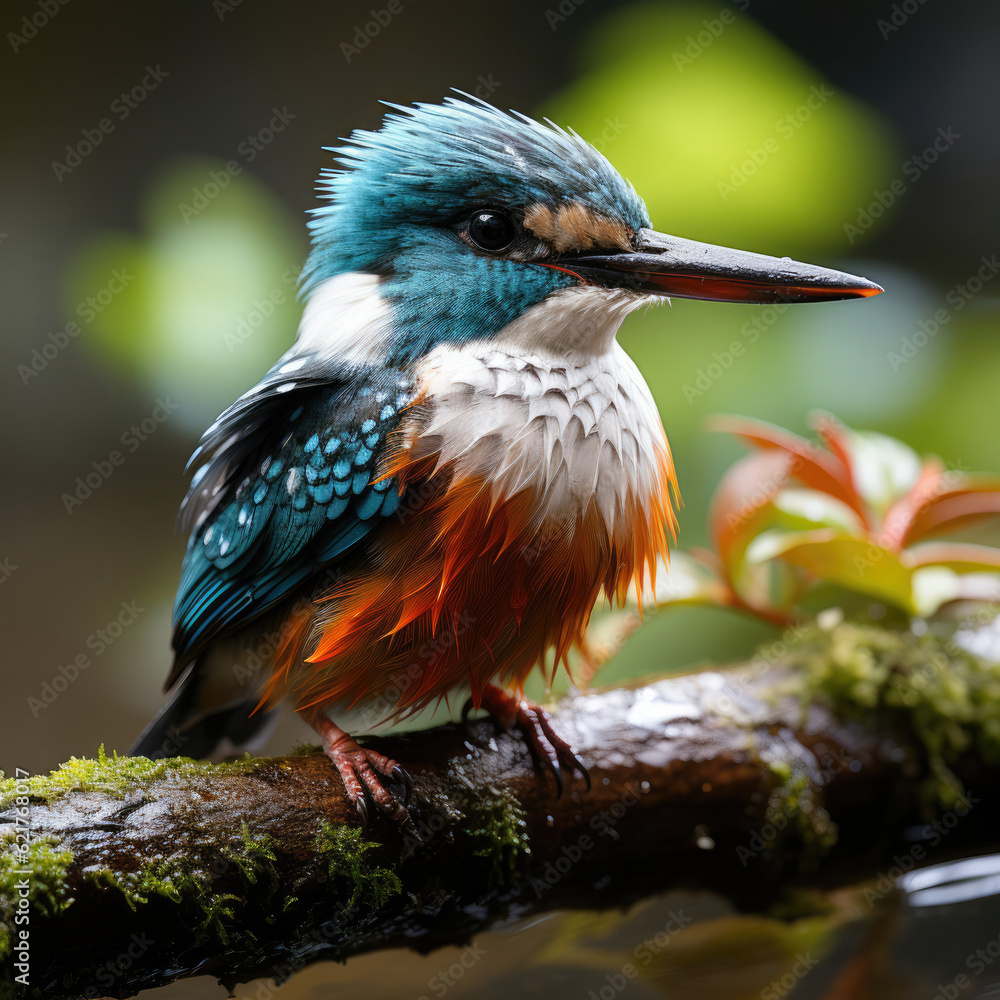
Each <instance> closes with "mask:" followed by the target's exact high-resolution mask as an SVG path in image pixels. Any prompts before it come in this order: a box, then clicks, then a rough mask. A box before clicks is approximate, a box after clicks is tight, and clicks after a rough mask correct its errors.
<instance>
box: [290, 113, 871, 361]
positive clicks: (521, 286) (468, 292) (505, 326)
mask: <svg viewBox="0 0 1000 1000" xmlns="http://www.w3.org/2000/svg"><path fill="white" fill-rule="evenodd" d="M394 107H395V106H394ZM331 151H332V152H334V153H336V154H338V156H339V158H340V162H341V169H335V170H328V171H324V175H323V176H322V177H321V179H320V184H319V186H320V191H321V194H322V196H323V197H324V199H325V203H324V204H323V205H321V206H320V207H319V208H317V209H316V210H315V212H314V215H313V218H312V220H311V222H310V227H311V229H312V242H313V249H312V253H311V255H310V257H309V261H308V263H307V265H306V269H305V272H304V289H305V292H306V294H307V295H308V296H310V303H309V305H308V306H307V310H306V314H305V316H304V318H303V328H302V331H301V333H300V338H303V337H304V338H306V339H315V338H322V337H323V336H324V335H325V336H326V337H329V336H330V324H331V323H332V322H333V321H334V313H336V315H337V317H338V319H337V322H339V323H340V325H341V326H342V328H343V329H344V330H345V332H344V333H343V334H342V335H337V338H336V339H337V348H338V349H339V350H341V351H343V352H344V353H345V354H347V355H348V356H355V357H358V356H360V355H361V354H364V353H365V352H368V354H369V355H371V354H373V353H374V352H376V351H377V352H378V353H379V354H380V358H381V360H390V361H393V362H395V363H406V362H407V361H408V360H414V359H416V358H418V357H420V356H422V355H423V354H425V353H426V352H427V351H429V350H430V349H432V348H433V347H434V346H436V345H438V344H440V343H443V342H455V343H463V342H468V341H471V340H490V339H492V338H499V339H502V340H506V341H516V342H517V343H518V344H519V345H520V346H522V347H524V348H526V349H528V350H530V351H540V352H546V351H547V352H554V353H563V354H569V353H572V352H579V353H582V354H594V353H600V352H602V351H604V350H606V349H607V347H608V346H609V345H610V341H611V339H612V338H613V337H614V334H615V332H616V330H617V328H618V326H619V325H620V323H621V321H622V319H623V318H624V316H625V315H626V314H627V313H628V312H629V311H631V310H632V309H634V308H636V307H638V306H639V305H641V304H643V303H645V302H649V301H651V300H659V299H664V298H666V297H669V296H680V297H687V298H699V299H712V300H718V301H729V302H775V301H780V302H805V301H818V300H823V299H840V298H852V297H856V296H867V295H874V294H877V293H878V292H880V291H881V288H879V286H878V285H875V284H873V283H872V282H870V281H867V280H866V279H864V278H858V277H855V276H853V275H849V274H844V273H841V272H839V271H831V270H827V269H824V268H818V267H813V266H811V265H807V264H800V263H797V262H795V261H791V260H789V259H788V258H780V259H779V258H775V257H766V256H763V255H760V254H752V253H744V252H741V251H737V250H730V249H726V248H723V247H716V246H712V245H710V244H704V243H696V242H693V241H691V240H685V239H679V238H677V237H674V236H667V235H664V234H661V233H658V232H655V231H654V230H653V229H652V228H651V223H650V219H649V215H648V213H647V211H646V206H645V204H644V203H643V201H642V199H641V198H640V197H639V195H638V194H637V193H636V192H635V189H634V188H633V187H632V186H631V184H629V183H628V182H627V181H626V180H625V179H624V178H622V176H621V175H620V174H619V173H618V172H617V171H616V170H615V168H614V167H613V166H612V165H611V164H610V163H609V162H608V160H607V159H606V158H605V157H604V156H603V155H602V154H601V153H600V152H598V151H597V150H596V149H595V148H594V147H593V146H591V145H590V144H589V143H587V142H585V141H584V140H583V139H581V138H580V137H579V136H577V135H576V134H575V133H572V132H566V131H564V130H562V129H560V128H558V127H557V126H555V125H552V124H541V123H539V122H536V121H533V120H532V119H530V118H527V117H524V116H522V115H519V114H513V113H512V114H506V113H504V112H501V111H499V110H498V109H496V108H494V107H492V106H491V105H489V104H486V103H485V102H482V101H478V100H476V99H473V98H469V99H467V100H466V99H458V98H449V99H447V100H446V101H445V102H444V103H443V104H441V105H432V104H419V105H416V106H415V107H413V108H403V107H396V108H395V113H391V114H389V115H387V117H386V119H385V122H384V124H383V126H382V128H381V129H380V130H379V131H376V132H364V131H359V132H355V133H354V134H353V135H352V136H351V138H350V140H349V142H348V144H347V145H346V146H343V147H340V148H336V149H332V150H331ZM345 317H346V319H345ZM326 346H327V349H328V350H330V349H331V348H332V346H333V345H331V344H329V342H327V344H326Z"/></svg>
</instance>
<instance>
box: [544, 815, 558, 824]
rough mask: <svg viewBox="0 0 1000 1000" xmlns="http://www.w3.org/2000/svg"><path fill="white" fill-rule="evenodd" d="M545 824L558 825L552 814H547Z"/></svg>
mask: <svg viewBox="0 0 1000 1000" xmlns="http://www.w3.org/2000/svg"><path fill="white" fill-rule="evenodd" d="M545 825H546V826H555V825H556V821H555V820H554V819H553V818H552V817H551V816H546V817H545Z"/></svg>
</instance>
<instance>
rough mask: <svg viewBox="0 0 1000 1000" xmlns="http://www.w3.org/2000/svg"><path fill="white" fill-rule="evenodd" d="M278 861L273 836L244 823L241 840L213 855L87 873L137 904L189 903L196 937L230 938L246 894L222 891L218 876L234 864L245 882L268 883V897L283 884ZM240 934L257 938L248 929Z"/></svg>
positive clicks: (132, 904)
mask: <svg viewBox="0 0 1000 1000" xmlns="http://www.w3.org/2000/svg"><path fill="white" fill-rule="evenodd" d="M276 861H277V856H276V854H275V852H274V841H273V840H272V838H271V837H269V836H263V837H256V836H254V835H253V834H252V833H251V832H250V828H249V827H248V826H247V824H246V823H244V824H243V828H242V833H241V839H240V841H239V842H236V843H234V844H232V845H231V846H229V847H227V848H226V849H224V850H223V851H222V852H221V853H220V854H218V855H216V856H215V859H214V861H213V860H211V859H209V858H207V857H202V856H199V855H198V854H195V855H193V856H192V855H181V854H176V855H173V856H171V857H169V858H166V859H164V860H161V861H157V862H156V863H155V864H151V865H146V866H144V867H143V868H141V869H139V870H138V871H135V872H121V871H111V870H109V869H104V870H101V871H98V872H92V873H89V875H88V878H90V879H92V880H93V881H95V882H97V883H98V884H100V885H106V886H110V887H112V888H114V889H116V890H118V891H119V892H120V893H121V894H122V896H123V897H124V898H125V901H126V902H127V903H128V905H129V906H130V907H131V908H132V909H133V910H135V909H137V908H138V907H140V906H145V905H147V904H148V903H149V901H150V899H152V898H154V897H159V898H161V899H168V900H170V901H171V902H172V903H176V904H178V905H189V906H191V907H193V909H194V911H195V920H196V923H195V924H194V928H195V941H196V943H200V942H202V941H205V940H207V939H208V938H210V937H212V938H215V939H217V940H219V941H221V942H222V943H223V944H229V942H230V938H231V937H232V935H233V933H234V929H235V927H236V925H237V924H238V923H239V922H240V921H239V915H240V911H241V909H242V907H243V905H244V903H245V902H246V899H245V897H244V895H236V894H234V893H231V892H222V891H221V890H220V888H219V887H218V885H217V882H218V880H219V879H220V878H221V877H223V876H225V875H227V874H229V873H230V872H231V871H232V870H233V869H234V868H235V870H236V871H237V872H238V873H239V875H240V876H241V878H242V880H243V882H244V883H245V885H246V887H248V888H249V887H250V886H258V887H263V888H266V893H267V898H268V899H270V897H271V896H272V895H273V894H274V892H275V891H276V890H277V888H278V884H279V876H278V869H277V866H276ZM228 885H229V887H230V888H232V887H233V884H232V883H228ZM241 934H242V935H243V936H245V937H247V938H248V939H252V938H253V935H252V934H250V933H249V932H241Z"/></svg>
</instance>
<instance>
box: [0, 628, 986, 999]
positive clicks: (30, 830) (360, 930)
mask: <svg viewBox="0 0 1000 1000" xmlns="http://www.w3.org/2000/svg"><path fill="white" fill-rule="evenodd" d="M786 646H787V648H785V647H786ZM998 703H1000V670H998V668H997V667H996V665H993V664H990V663H987V662H985V661H983V660H980V659H978V658H976V657H974V656H972V655H970V654H968V653H966V652H964V651H963V650H962V649H961V648H960V647H959V646H958V645H957V644H956V643H955V642H954V641H952V640H948V641H944V640H938V639H935V638H933V637H932V636H924V637H923V638H919V639H918V638H916V637H915V636H912V635H910V634H908V633H907V634H903V635H900V634H896V633H891V632H886V631H882V630H878V629H874V628H863V627H860V626H854V625H849V624H842V625H839V626H837V627H836V628H834V629H832V630H831V631H829V632H824V631H822V630H819V629H817V628H810V629H804V630H802V631H800V632H798V633H797V634H796V635H795V636H794V637H793V641H792V642H791V643H790V644H787V643H783V648H782V650H781V656H780V658H779V659H778V661H777V662H769V660H768V658H767V657H759V658H758V659H757V660H755V661H754V662H753V663H751V664H744V665H740V666H736V667H732V668H729V669H726V670H721V671H711V672H708V671H706V672H701V673H695V674H690V675H686V676H679V677H672V678H667V679H663V680H659V681H656V682H654V683H651V684H649V685H647V686H644V687H639V688H636V689H630V690H614V691H607V692H604V693H599V694H589V695H584V696H577V697H572V698H568V699H566V700H564V701H563V702H562V703H561V704H560V705H559V706H557V708H556V710H555V724H556V728H557V729H558V731H559V732H560V733H561V734H562V735H563V736H564V737H566V738H567V739H569V740H570V741H571V742H572V743H573V745H574V746H575V747H576V749H577V750H578V751H579V753H580V755H581V756H582V758H583V759H584V761H585V763H586V764H587V766H588V768H589V770H590V775H591V778H592V780H593V790H592V791H591V792H589V793H587V792H585V791H584V789H583V788H582V786H581V784H580V783H579V782H578V781H577V782H574V783H573V784H572V785H571V786H570V787H569V788H568V789H567V792H566V793H565V794H564V795H563V796H562V798H560V799H556V798H555V794H554V793H555V788H554V782H553V779H552V776H551V775H549V774H544V773H541V772H539V771H537V770H536V769H535V767H534V766H533V763H532V760H531V758H530V755H529V754H528V751H527V748H526V746H525V744H524V743H523V741H522V739H521V737H520V736H519V735H518V734H517V733H508V734H498V733H496V732H495V730H494V727H493V725H492V723H491V722H490V721H489V720H483V721H479V722H475V723H471V724H470V725H469V726H467V727H463V726H456V725H448V726H443V727H440V728H438V729H435V730H431V731H428V732H424V733H420V734H414V735H410V736H406V737H397V738H393V739H386V740H382V741H379V743H380V746H381V747H382V748H384V749H385V752H387V753H389V754H391V755H393V756H394V757H396V758H397V759H399V760H402V761H405V762H406V764H407V766H408V767H409V768H410V770H411V772H412V773H413V775H414V779H415V803H414V805H413V808H412V814H413V819H414V829H413V830H410V831H406V830H400V829H398V828H396V827H394V826H392V825H390V824H388V823H384V822H382V821H379V820H376V821H375V822H374V823H373V825H372V827H371V828H370V829H368V830H367V831H364V830H362V829H361V828H360V827H359V826H358V818H357V815H356V813H355V811H354V809H353V808H352V807H351V806H350V804H349V803H348V802H347V800H346V798H345V795H344V792H343V789H342V786H341V784H340V782H339V781H338V780H337V779H336V777H335V776H334V775H333V773H332V771H331V766H330V764H329V762H328V761H327V760H326V759H325V757H323V756H322V755H321V754H317V753H306V754H302V755H297V756H291V757H284V758H279V759H259V760H258V759H249V758H248V759H245V760H242V761H237V762H234V763H229V764H223V765H218V766H212V765H207V764H200V763H196V762H193V761H185V760H174V761H159V762H150V761H147V760H145V759H142V758H139V759H128V758H117V757H107V756H105V755H104V754H103V752H102V753H101V754H99V756H98V757H97V758H96V759H95V760H75V759H74V760H72V761H70V762H69V763H67V764H65V765H63V767H62V768H60V769H59V770H57V771H56V772H54V773H53V774H52V775H49V776H47V777H34V778H30V779H29V778H23V777H22V778H19V777H18V776H15V777H14V778H9V779H7V780H6V781H4V782H3V783H2V785H0V823H3V824H6V825H5V826H3V827H0V835H2V836H3V838H4V849H5V853H4V854H2V855H0V911H2V916H3V918H4V922H3V924H2V925H0V927H2V931H0V934H2V935H3V936H2V937H0V949H2V951H3V952H4V954H5V957H6V961H5V977H6V989H7V991H8V993H10V994H11V995H18V996H29V997H41V996H44V997H46V998H49V1000H57V998H61V997H67V998H68V997H77V996H113V997H127V996H132V995H134V994H135V993H136V992H138V991H139V990H140V989H146V988H150V987H155V986H160V985H163V984H166V983H168V982H171V981H173V980H175V979H178V978H183V977H185V976H193V975H198V974H210V975H214V976H217V977H218V978H219V979H220V981H221V982H222V983H223V984H224V985H226V986H228V987H230V988H231V987H232V986H234V985H235V984H236V983H238V982H243V981H247V980H248V979H251V978H254V977H257V976H271V977H274V978H275V979H277V980H282V979H284V978H287V976H289V975H291V974H292V972H294V971H295V970H296V969H299V968H301V967H303V966H304V965H306V964H308V963H310V962H314V961H317V960H320V959H345V958H348V957H349V956H351V955H354V954H358V953H361V952H365V951H371V950H374V949H379V948H390V947H400V946H405V947H410V948H415V949H417V950H420V951H429V950H431V949H433V948H436V947H439V946H441V945H445V944H450V943H458V942H464V941H466V940H468V938H469V937H470V936H471V935H473V934H474V933H476V932H477V931H480V930H483V929H485V928H487V927H489V926H490V925H491V924H493V923H495V922H496V921H498V920H502V919H508V918H510V917H512V916H520V915H524V914H526V913H530V912H535V911H542V910H548V909H553V908H557V907H572V906H580V907H588V908H599V907H608V906H621V905H625V904H628V903H629V902H631V901H632V900H635V899H637V898H640V897H642V896H645V895H648V894H651V893H653V892H657V891H660V890H664V889H667V888H670V887H690V888H708V889H711V890H714V891H716V892H719V893H722V894H724V895H726V896H727V897H729V898H731V899H733V900H734V901H735V902H736V903H738V904H739V905H741V906H744V907H761V906H764V905H766V904H768V903H769V902H772V901H773V900H774V899H775V898H776V897H777V896H778V895H779V894H780V893H782V892H783V891H785V890H787V889H789V888H790V887H792V886H796V885H803V884H806V885H819V886H828V885H835V884H842V883H844V882H846V881H848V880H856V879H858V878H865V877H869V876H872V875H873V874H874V873H876V872H877V871H878V869H879V866H880V865H882V864H883V863H885V862H886V861H887V860H888V859H890V858H891V857H892V853H893V852H894V851H898V850H899V849H900V845H901V844H903V843H904V842H903V841H902V839H901V837H902V832H903V830H904V829H905V828H906V827H907V826H911V825H912V824H913V823H914V822H926V821H927V820H928V819H931V818H932V816H933V814H934V812H935V810H937V811H940V810H946V809H953V810H956V811H957V812H958V813H959V814H960V815H962V816H963V817H964V818H963V819H962V822H961V823H960V824H958V825H957V828H956V830H955V832H954V833H953V834H949V836H948V838H947V839H946V840H944V841H943V842H942V848H944V849H947V850H948V851H949V853H951V854H953V853H956V852H958V851H961V850H970V849H981V848H984V847H992V846H995V840H996V832H995V831H996V830H997V829H1000V826H998V824H997V818H998V817H997V811H998V804H1000V800H998V796H997V790H998V788H1000V768H998V764H1000V723H998V717H997V709H996V705H997V704H998ZM938 839H939V840H941V839H942V838H938ZM931 854H932V852H931V851H930V849H928V850H927V851H925V852H924V856H926V857H930V856H931ZM22 900H23V902H22ZM25 915H26V921H24V920H22V921H21V922H19V918H21V917H22V916H25ZM25 930H26V931H27V933H28V937H27V939H24V938H22V936H21V935H22V932H24V931H25ZM25 940H26V941H27V948H26V949H25V947H24V943H25ZM21 970H24V971H21ZM18 975H22V977H23V978H21V979H20V980H17V978H16V977H17V976H18ZM3 988H4V987H3V985H2V984H0V992H2V990H3ZM15 990H16V993H15Z"/></svg>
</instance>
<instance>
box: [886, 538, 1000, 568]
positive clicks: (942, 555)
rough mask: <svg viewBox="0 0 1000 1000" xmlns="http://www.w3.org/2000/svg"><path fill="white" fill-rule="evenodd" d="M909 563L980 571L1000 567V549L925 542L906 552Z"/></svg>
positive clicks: (964, 544) (916, 566)
mask: <svg viewBox="0 0 1000 1000" xmlns="http://www.w3.org/2000/svg"><path fill="white" fill-rule="evenodd" d="M905 559H906V562H907V564H908V565H910V566H912V567H913V568H914V569H916V568H918V567H922V566H947V567H948V569H953V570H954V571H955V572H956V573H979V572H982V571H983V570H994V569H1000V549H997V548H994V547H993V546H992V545H971V544H969V543H967V542H925V543H924V544H923V545H918V546H917V547H916V548H913V549H909V550H908V551H907V552H906V553H905Z"/></svg>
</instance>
